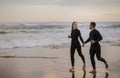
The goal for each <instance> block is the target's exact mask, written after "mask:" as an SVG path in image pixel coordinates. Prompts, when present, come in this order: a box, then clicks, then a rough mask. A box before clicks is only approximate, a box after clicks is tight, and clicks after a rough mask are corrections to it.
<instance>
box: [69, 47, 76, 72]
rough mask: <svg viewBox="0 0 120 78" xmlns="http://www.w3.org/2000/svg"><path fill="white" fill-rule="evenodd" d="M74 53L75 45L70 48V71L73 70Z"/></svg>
mask: <svg viewBox="0 0 120 78" xmlns="http://www.w3.org/2000/svg"><path fill="white" fill-rule="evenodd" d="M74 54H75V47H74V46H71V48H70V57H71V65H72V68H71V69H70V70H69V71H70V72H74V71H75V70H74Z"/></svg>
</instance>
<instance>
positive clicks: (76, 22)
mask: <svg viewBox="0 0 120 78" xmlns="http://www.w3.org/2000/svg"><path fill="white" fill-rule="evenodd" d="M74 23H77V22H73V23H72V26H71V33H72V30H73V25H74Z"/></svg>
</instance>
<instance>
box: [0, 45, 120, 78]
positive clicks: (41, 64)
mask: <svg viewBox="0 0 120 78" xmlns="http://www.w3.org/2000/svg"><path fill="white" fill-rule="evenodd" d="M82 51H83V54H84V56H85V58H86V64H87V67H86V72H84V71H82V60H81V58H79V56H78V54H77V52H76V54H75V72H74V73H70V72H69V68H70V67H71V63H70V57H69V55H70V54H69V47H68V48H67V47H66V48H57V49H56V48H41V47H36V48H18V49H5V50H1V53H0V78H120V47H119V46H104V47H102V56H103V57H104V58H105V59H106V60H107V61H108V63H109V69H107V70H106V69H105V66H104V64H103V63H101V62H99V61H98V60H97V59H96V58H95V59H96V65H97V74H96V75H92V74H90V73H89V71H90V70H91V69H92V67H91V63H90V59H89V47H84V48H83V49H82Z"/></svg>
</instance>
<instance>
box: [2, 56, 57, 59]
mask: <svg viewBox="0 0 120 78" xmlns="http://www.w3.org/2000/svg"><path fill="white" fill-rule="evenodd" d="M0 58H41V59H57V58H58V57H40V56H0Z"/></svg>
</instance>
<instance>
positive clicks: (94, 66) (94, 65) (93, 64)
mask: <svg viewBox="0 0 120 78" xmlns="http://www.w3.org/2000/svg"><path fill="white" fill-rule="evenodd" d="M94 57H95V50H94V46H91V47H90V59H91V63H92V67H93V70H92V71H91V72H90V73H96V64H95V59H94Z"/></svg>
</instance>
